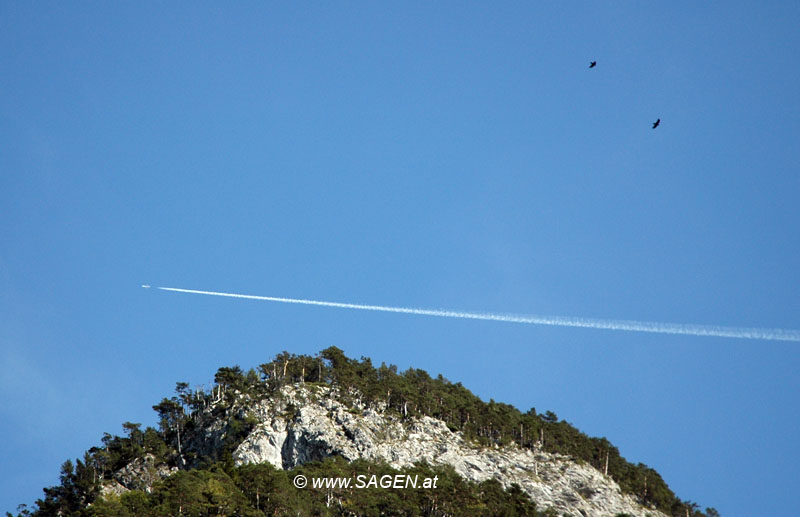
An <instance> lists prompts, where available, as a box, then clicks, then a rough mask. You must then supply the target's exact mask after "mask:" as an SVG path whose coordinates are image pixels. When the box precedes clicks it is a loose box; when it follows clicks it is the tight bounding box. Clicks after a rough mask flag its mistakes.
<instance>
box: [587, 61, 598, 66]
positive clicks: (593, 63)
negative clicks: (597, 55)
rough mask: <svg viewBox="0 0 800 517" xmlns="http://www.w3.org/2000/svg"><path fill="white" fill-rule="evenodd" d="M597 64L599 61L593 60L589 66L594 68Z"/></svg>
mask: <svg viewBox="0 0 800 517" xmlns="http://www.w3.org/2000/svg"><path fill="white" fill-rule="evenodd" d="M596 66H597V61H592V62H591V63H589V68H594V67H596Z"/></svg>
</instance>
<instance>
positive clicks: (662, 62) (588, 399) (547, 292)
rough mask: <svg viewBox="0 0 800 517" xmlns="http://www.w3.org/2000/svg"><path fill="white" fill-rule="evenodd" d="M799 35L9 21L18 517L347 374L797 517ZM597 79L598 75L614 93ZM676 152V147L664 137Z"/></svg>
mask: <svg viewBox="0 0 800 517" xmlns="http://www.w3.org/2000/svg"><path fill="white" fill-rule="evenodd" d="M798 26H800V4H796V3H793V2H758V3H756V2H752V3H746V2H726V3H715V4H714V3H702V4H698V3H697V2H670V3H669V4H663V3H655V2H615V3H613V6H610V5H601V3H569V4H568V5H567V4H565V3H563V2H558V3H550V4H546V5H545V4H544V3H542V4H538V3H537V4H531V3H523V2H520V3H511V2H507V3H503V4H501V5H489V4H488V3H478V2H469V3H455V2H437V3H435V4H434V3H430V2H413V3H411V2H408V3H404V4H403V5H397V6H387V5H384V4H382V3H375V2H364V3H357V2H349V3H343V4H338V5H334V4H330V5H324V6H323V5H313V4H312V5H305V6H287V5H277V4H271V5H270V4H266V5H265V4H260V3H259V4H256V3H249V4H248V3H243V4H240V5H238V6H237V7H236V8H226V6H222V5H219V4H212V3H205V4H198V5H194V6H192V8H191V9H190V8H188V7H187V6H176V5H170V4H165V3H146V4H144V5H134V4H132V3H128V4H119V3H117V4H107V3H105V4H103V3H80V4H65V3H55V2H54V3H46V4H41V3H40V4H36V5H33V4H25V3H19V2H2V3H0V69H1V70H2V73H0V142H2V152H0V214H2V217H0V364H2V365H3V366H2V368H0V399H1V400H2V401H3V403H2V404H0V457H2V458H3V469H2V473H0V479H2V482H0V511H6V510H14V509H15V508H16V505H17V504H18V503H32V502H33V501H34V500H35V499H36V498H37V497H39V496H40V495H41V488H42V486H45V485H50V484H54V483H56V482H57V479H58V469H59V466H60V465H61V463H62V462H63V461H64V460H65V459H67V458H70V457H71V458H75V457H77V456H79V455H81V454H82V452H83V451H84V450H86V449H87V448H89V447H91V446H93V445H97V444H99V443H100V438H101V436H102V433H103V432H105V431H107V432H112V433H121V431H122V428H121V423H122V422H124V421H134V422H142V423H144V424H150V425H153V424H155V413H154V412H153V411H152V409H151V406H152V405H153V404H155V403H157V402H158V401H159V400H160V399H161V397H163V396H169V395H171V393H172V390H173V388H174V385H175V382H176V381H187V382H189V383H190V384H192V385H199V384H203V383H206V384H207V383H208V382H209V380H210V379H211V378H213V375H214V372H215V371H216V369H217V368H218V367H220V366H224V365H233V364H239V365H241V366H243V367H255V366H257V365H258V364H260V363H262V362H265V361H266V360H268V359H270V358H271V357H272V356H273V355H274V354H275V353H278V352H280V351H282V350H289V351H292V352H295V353H316V352H318V351H319V350H321V349H323V348H326V347H328V346H330V345H336V346H339V347H340V348H342V349H343V350H345V352H346V353H347V354H348V355H350V356H353V357H360V356H369V357H371V358H372V359H373V361H376V362H378V363H380V362H381V361H386V362H387V363H394V364H397V365H398V366H399V367H400V368H402V369H404V368H407V367H409V366H414V367H419V368H425V369H427V370H429V371H430V372H431V373H432V374H434V375H435V374H438V373H442V374H443V375H444V376H445V377H447V378H449V379H451V380H453V381H461V382H462V383H463V384H464V385H466V386H467V387H469V388H470V389H472V390H473V391H474V392H475V393H477V394H478V395H480V396H481V397H483V398H484V399H487V400H488V399H489V398H494V399H495V400H501V401H505V402H510V403H513V404H515V405H516V406H518V407H519V408H520V409H522V410H526V409H528V408H530V407H532V406H533V407H536V408H537V410H539V411H545V410H548V409H550V410H553V411H555V412H556V413H557V414H558V415H559V416H560V417H561V418H564V419H566V420H568V421H570V422H572V423H573V424H575V425H576V426H577V427H579V428H580V429H582V430H584V431H586V432H587V433H589V434H592V435H597V436H606V437H608V438H609V439H610V440H611V441H612V442H613V443H614V444H616V445H617V446H619V448H620V450H621V452H622V454H623V455H624V456H626V457H627V458H628V459H629V460H630V461H633V462H643V463H646V464H648V465H650V466H652V467H654V468H656V469H657V470H658V471H659V472H661V474H662V475H663V476H664V478H665V479H666V481H667V482H668V483H669V484H670V486H671V487H672V488H673V489H674V490H675V491H676V493H677V494H678V495H679V496H680V497H682V498H684V499H691V500H693V501H696V502H698V503H699V504H700V505H701V507H703V508H705V507H706V506H714V507H716V508H717V509H718V510H720V512H721V513H722V515H724V516H726V517H729V516H738V515H741V516H750V515H776V516H777V515H787V516H788V515H794V512H795V506H794V501H793V499H791V498H790V496H789V491H787V488H786V487H791V486H796V485H798V484H800V474H798V469H797V468H796V465H797V464H798V462H800V448H799V447H798V443H800V435H798V431H797V429H800V405H799V404H798V393H800V380H798V375H797V373H796V372H797V371H800V352H799V351H798V347H797V344H795V343H781V342H771V341H770V342H767V341H754V340H750V341H746V340H735V339H720V338H700V337H691V336H670V335H648V334H638V333H637V334H634V333H625V332H611V331H600V330H589V329H569V328H546V327H536V326H529V325H513V324H504V323H497V322H482V321H461V320H448V319H439V318H430V317H422V316H406V315H399V314H383V313H369V312H361V311H346V310H340V309H332V308H321V307H304V306H291V305H281V304H271V303H266V302H254V301H241V300H226V299H221V298H211V297H201V296H192V295H186V294H177V293H166V292H161V291H154V290H145V289H141V288H140V287H139V286H140V284H143V283H146V284H152V285H167V286H175V287H186V288H190V289H206V290H217V291H227V292H241V293H249V294H258V295H266V296H285V297H297V298H315V299H321V300H333V301H348V302H355V303H367V304H380V305H398V306H417V307H428V308H439V307H442V308H452V309H461V310H469V311H494V312H513V313H531V314H556V315H566V316H584V317H597V318H618V319H635V320H649V321H667V322H679V323H701V324H718V325H733V326H748V327H751V326H752V327H779V328H790V329H797V328H800V317H798V314H800V290H799V289H798V285H799V284H800V270H799V269H798V267H797V257H798V254H799V252H800V213H799V212H798V208H797V206H798V195H799V194H800V145H798V144H800V96H798V95H797V92H800V69H799V68H798V67H797V50H798V48H800V37H798V34H797V31H796V28H797V27H798ZM592 60H596V61H597V62H598V65H597V67H596V68H594V69H592V70H589V69H588V65H589V61H592ZM656 118H661V120H662V123H661V126H660V127H659V128H658V129H656V130H652V129H651V124H652V122H654V121H655V120H656Z"/></svg>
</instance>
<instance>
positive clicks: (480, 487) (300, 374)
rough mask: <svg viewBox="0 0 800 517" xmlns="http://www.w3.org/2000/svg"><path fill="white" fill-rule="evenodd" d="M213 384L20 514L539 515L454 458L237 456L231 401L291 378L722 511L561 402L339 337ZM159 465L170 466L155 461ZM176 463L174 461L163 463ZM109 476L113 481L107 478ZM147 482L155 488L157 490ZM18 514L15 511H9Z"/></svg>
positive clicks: (77, 469)
mask: <svg viewBox="0 0 800 517" xmlns="http://www.w3.org/2000/svg"><path fill="white" fill-rule="evenodd" d="M214 381H215V384H214V386H212V387H210V388H208V389H205V390H198V389H195V390H193V389H191V388H190V385H189V384H188V383H186V382H179V383H177V385H176V393H175V395H174V396H172V397H170V398H164V399H162V400H161V401H160V402H159V403H158V404H156V405H155V406H153V408H154V409H155V411H156V412H157V414H158V417H159V428H158V429H154V428H151V427H147V428H145V429H144V430H142V429H141V426H140V424H137V423H130V422H126V423H124V424H123V430H124V436H113V435H110V434H107V433H106V434H105V435H104V436H103V438H102V445H100V446H97V447H93V448H92V449H90V450H89V451H87V452H86V453H85V454H84V456H83V458H80V459H77V460H76V461H75V462H74V463H73V462H72V461H67V462H65V463H64V465H63V466H62V471H61V483H60V485H58V486H55V487H50V488H46V489H45V490H44V497H43V498H42V499H40V500H38V501H37V502H36V503H35V506H34V507H33V508H31V509H27V508H25V507H22V508H20V509H19V510H18V512H19V513H18V514H19V515H93V516H112V515H118V516H123V515H176V514H187V515H298V514H299V515H509V516H510V515H538V513H537V511H536V509H535V508H536V505H535V501H531V500H530V499H529V498H528V496H527V495H526V494H525V493H523V492H521V491H520V490H519V487H515V486H512V487H510V488H509V489H507V490H504V489H503V487H502V486H501V485H500V484H499V483H497V482H492V481H487V482H483V483H474V482H467V481H465V480H463V479H461V478H460V477H459V476H458V475H457V474H455V473H454V472H453V471H452V469H449V470H448V469H447V468H446V467H442V466H435V467H434V466H428V465H425V464H418V465H417V466H416V467H415V468H416V469H418V471H419V473H420V474H424V475H425V476H433V475H438V476H439V477H440V478H441V479H442V480H444V481H443V482H444V486H446V487H447V488H446V490H437V491H435V492H428V491H413V490H412V491H387V490H381V489H374V490H372V489H370V490H349V491H348V490H339V489H337V490H338V491H334V492H331V491H315V490H312V489H309V490H297V489H295V488H294V487H292V486H291V482H290V481H291V475H290V474H289V473H287V472H286V471H284V470H280V469H276V468H274V467H273V466H271V465H244V466H241V465H240V466H237V465H235V463H234V461H233V458H232V452H233V451H234V450H235V448H236V447H237V446H238V444H239V443H241V441H242V440H243V439H244V437H245V436H247V434H248V433H249V432H250V430H251V429H252V428H253V426H254V425H255V424H256V421H255V419H254V418H253V416H252V415H250V414H248V413H247V412H246V411H245V412H242V411H237V412H226V408H229V407H231V406H232V405H233V404H235V403H237V401H241V400H242V399H243V398H244V399H245V400H253V401H255V400H260V399H264V398H268V397H276V396H280V390H281V388H283V387H285V386H287V385H293V384H301V385H307V386H315V385H323V386H328V387H335V388H336V389H337V391H338V393H339V394H340V395H339V396H340V397H343V398H345V399H347V398H351V399H352V400H353V401H354V402H356V401H357V402H358V405H359V406H360V407H365V406H366V407H370V406H381V407H382V408H383V410H385V411H387V412H391V413H393V414H395V415H396V416H397V418H398V419H414V418H418V417H420V416H429V417H432V418H436V419H439V420H442V421H444V422H446V424H447V426H448V427H449V428H450V429H451V430H452V431H457V432H460V433H462V434H463V436H464V437H465V438H466V439H468V440H470V441H472V442H474V443H476V444H480V445H482V446H487V447H488V446H491V447H494V446H498V447H503V446H509V447H520V448H523V449H534V448H538V449H541V450H545V451H548V452H551V453H559V454H564V455H569V456H571V457H573V458H575V459H576V460H577V461H581V462H586V463H588V464H591V465H592V466H594V467H595V468H596V469H598V470H599V471H601V472H604V473H606V474H607V475H608V476H611V477H612V478H613V479H614V480H615V481H616V482H617V483H618V484H619V486H620V488H621V489H622V490H623V491H624V492H626V493H629V494H632V495H634V496H636V497H637V498H638V500H639V501H640V502H641V503H642V504H643V505H644V506H647V507H651V508H657V509H658V510H660V511H662V512H664V513H666V514H668V515H673V516H675V517H685V516H687V515H688V516H691V517H703V516H707V517H714V516H716V515H718V513H717V512H716V511H715V510H713V509H707V510H706V511H705V512H701V511H700V509H699V507H698V505H697V504H695V503H692V502H687V501H682V500H681V499H679V498H678V497H677V496H676V495H675V494H674V493H673V492H672V491H671V490H670V489H669V487H668V486H667V484H666V483H665V482H664V480H663V479H662V478H661V476H660V475H659V474H658V472H656V471H655V470H654V469H652V468H650V467H648V466H646V465H643V464H641V463H640V464H635V465H634V464H632V463H629V462H628V461H626V460H625V459H624V458H623V457H622V456H621V455H620V453H619V450H618V449H617V448H616V447H614V446H613V445H612V444H611V443H610V442H609V441H608V440H607V439H605V438H593V437H589V436H587V435H585V434H584V433H582V432H580V431H579V430H578V429H576V428H575V427H574V426H573V425H572V424H570V423H568V422H566V421H564V420H559V418H558V417H557V416H556V414H555V413H553V412H551V411H546V412H544V413H543V414H540V413H538V412H537V411H536V410H535V409H533V408H532V409H530V410H528V411H526V412H521V411H519V410H518V409H516V408H514V407H513V406H510V405H508V404H503V403H498V402H495V401H493V400H490V401H489V402H484V401H482V400H480V399H479V398H478V397H477V396H475V395H474V394H472V393H471V392H470V391H469V390H468V389H466V388H465V387H464V386H462V385H461V384H460V383H452V382H450V381H448V380H447V379H445V378H443V377H442V376H441V375H439V376H438V377H436V378H433V377H431V376H430V375H428V373H426V372H425V371H423V370H419V369H414V368H410V369H408V370H406V371H404V372H398V369H397V367H396V366H387V365H386V364H381V365H380V366H378V367H376V366H374V365H373V364H372V361H371V360H370V359H369V358H361V359H360V360H355V359H351V358H348V357H346V356H345V354H344V353H343V352H342V351H341V350H340V349H338V348H336V347H330V348H327V349H325V350H323V351H322V352H321V353H320V354H318V355H317V356H313V357H312V356H308V355H294V354H290V353H288V352H283V353H281V354H279V355H277V356H276V357H275V358H273V359H272V360H270V361H268V362H265V363H264V364H261V365H260V366H258V368H257V369H250V370H248V371H244V370H242V369H241V368H239V367H238V366H233V367H223V368H220V369H219V370H218V371H217V373H216V375H215V378H214ZM209 411H210V412H211V413H212V414H216V415H219V416H220V418H223V419H224V420H225V426H226V427H225V429H226V431H225V433H224V437H225V438H224V440H222V441H221V442H220V443H219V444H217V446H215V448H214V449H213V450H208V451H205V452H203V450H201V449H198V448H196V447H195V448H192V447H187V442H188V441H189V440H190V439H191V436H192V434H193V430H194V428H195V426H197V425H198V418H197V416H198V415H199V414H201V413H202V414H205V413H208V412H209ZM145 464H146V465H150V467H148V469H150V471H153V473H152V475H153V482H152V484H151V485H148V486H147V487H142V489H141V490H130V491H125V492H124V493H112V492H110V491H109V490H108V489H107V486H108V481H109V480H110V479H111V478H112V477H113V476H114V475H115V473H116V475H117V476H119V473H120V472H121V471H124V470H125V469H126V468H130V466H131V465H140V466H141V465H145ZM152 465H161V466H162V467H161V470H162V471H163V472H155V471H154V467H152ZM165 469H166V470H165ZM296 471H297V472H300V471H303V472H308V473H309V475H311V474H313V475H320V476H322V475H328V476H349V475H352V474H353V473H354V472H366V471H369V472H378V473H392V472H395V471H394V470H393V469H392V468H391V467H389V466H387V465H382V464H378V463H373V462H367V461H362V460H359V461H357V462H352V463H348V462H345V461H344V460H342V459H341V458H327V459H325V460H324V461H322V462H313V463H308V464H305V465H302V466H301V467H298V468H296V469H295V470H293V471H292V475H293V474H295V473H296ZM104 487H106V488H104ZM148 491H149V493H148ZM8 515H11V514H8Z"/></svg>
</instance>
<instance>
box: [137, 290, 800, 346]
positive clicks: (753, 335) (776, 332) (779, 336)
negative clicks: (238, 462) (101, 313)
mask: <svg viewBox="0 0 800 517" xmlns="http://www.w3.org/2000/svg"><path fill="white" fill-rule="evenodd" d="M143 287H144V286H143ZM148 287H149V286H148ZM157 289H161V290H162V291H174V292H176V293H190V294H205V295H209V296H224V297H227V298H244V299H246V300H262V301H267V302H281V303H299V304H302V305H320V306H323V307H339V308H341V309H359V310H364V311H380V312H400V313H403V314H419V315H422V316H439V317H443V318H464V319H471V320H491V321H502V322H506V323H528V324H531V325H552V326H556V327H584V328H592V329H606V330H627V331H631V332H655V333H659V334H685V335H689V336H714V337H732V338H741V339H766V340H771V341H800V330H791V329H767V328H746V327H721V326H714V325H691V324H683V323H657V322H652V321H631V320H606V319H597V318H573V317H566V316H522V315H514V314H492V313H488V312H462V311H452V310H444V309H413V308H408V307H386V306H383V305H362V304H358V303H342V302H323V301H319V300H302V299H296V298H278V297H275V296H255V295H252V294H233V293H217V292H214V291H197V290H194V289H179V288H177V287H157Z"/></svg>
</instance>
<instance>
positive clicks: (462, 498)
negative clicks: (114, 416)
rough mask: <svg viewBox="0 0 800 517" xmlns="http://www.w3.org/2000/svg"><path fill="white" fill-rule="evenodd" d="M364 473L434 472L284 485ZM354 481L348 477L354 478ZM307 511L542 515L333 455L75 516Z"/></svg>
mask: <svg viewBox="0 0 800 517" xmlns="http://www.w3.org/2000/svg"><path fill="white" fill-rule="evenodd" d="M364 473H368V474H367V475H369V476H371V475H377V476H378V477H380V476H383V475H391V476H394V475H395V474H404V475H405V474H409V475H412V476H413V475H419V477H420V479H422V478H425V477H430V478H433V477H434V476H437V477H438V483H437V488H436V489H422V488H419V489H381V488H363V489H357V488H355V486H352V487H350V488H340V487H337V488H325V489H321V488H317V489H315V488H311V487H308V488H305V489H302V490H301V489H297V488H294V486H292V479H293V478H294V476H295V475H298V474H303V475H305V476H307V478H308V479H312V478H321V477H333V478H349V479H356V476H357V475H359V474H364ZM354 483H355V482H354ZM179 514H180V515H187V516H201V515H202V516H205V515H239V516H253V517H256V516H265V515H287V516H288V515H308V516H314V515H319V516H345V515H360V516H376V517H377V516H382V515H397V516H414V515H420V516H421V515H431V516H433V515H442V516H444V515H464V516H476V517H478V516H483V515H502V516H507V517H513V516H523V515H529V516H533V517H536V516H545V515H547V514H545V513H539V512H537V511H536V505H535V504H534V503H533V502H531V501H530V499H529V498H528V497H527V496H526V495H525V494H524V493H523V492H522V491H521V490H520V489H519V487H516V486H515V487H512V488H511V489H510V490H503V489H502V487H501V486H500V484H499V483H497V482H493V481H489V482H484V483H480V484H477V483H469V482H466V481H464V480H463V478H461V477H460V476H458V475H457V474H456V473H455V472H454V471H453V470H452V469H447V468H443V467H439V468H431V467H428V466H426V465H417V466H415V467H414V468H412V469H410V470H408V471H404V472H400V471H397V470H395V469H392V468H391V467H388V466H386V465H381V464H375V463H369V462H365V461H356V462H353V463H348V462H346V461H344V460H342V459H341V458H328V459H326V460H325V461H324V462H322V463H308V464H305V465H303V466H301V467H298V468H296V469H294V470H292V471H291V472H287V471H283V470H277V469H275V468H274V467H272V465H269V464H262V465H246V466H243V467H238V468H234V469H232V470H230V471H227V470H225V469H221V468H214V469H211V470H192V471H183V472H179V473H177V474H174V475H172V476H170V477H169V478H167V479H166V480H164V481H163V482H160V483H158V484H157V485H156V486H155V487H154V488H153V490H152V491H151V493H149V494H146V493H144V492H139V491H135V492H128V493H125V494H123V495H122V496H119V497H108V498H105V499H103V500H100V501H98V502H97V503H96V504H94V505H92V506H91V507H90V508H88V509H86V510H85V511H84V512H82V513H81V515H86V516H93V517H123V516H124V517H128V516H130V517H134V516H145V517H147V516H161V515H179Z"/></svg>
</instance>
